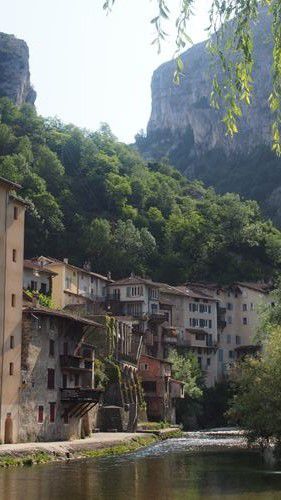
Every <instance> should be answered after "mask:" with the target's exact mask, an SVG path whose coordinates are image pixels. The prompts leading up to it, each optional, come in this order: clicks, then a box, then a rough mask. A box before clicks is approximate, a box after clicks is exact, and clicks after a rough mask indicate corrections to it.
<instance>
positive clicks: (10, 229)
mask: <svg viewBox="0 0 281 500" xmlns="http://www.w3.org/2000/svg"><path fill="white" fill-rule="evenodd" d="M3 199H4V202H3ZM14 206H17V207H18V219H17V220H14ZM0 207H1V222H0V234H1V240H0V241H1V243H0V245H1V249H0V254H1V264H0V280H1V282H0V285H1V287H0V288H1V295H0V311H1V312H0V323H1V327H0V329H1V330H0V335H1V337H0V360H1V361H0V397H1V412H0V417H1V418H0V437H1V440H2V442H4V437H5V421H6V418H7V416H8V415H9V414H10V417H11V419H12V422H13V430H12V440H13V442H16V441H17V436H18V411H19V407H18V404H19V391H20V387H21V321H22V279H23V246H24V212H25V207H24V205H23V204H22V203H20V202H17V201H15V200H14V199H12V198H10V199H9V197H8V196H7V187H6V188H4V187H3V186H2V188H1V185H0ZM13 249H14V250H16V262H13ZM12 294H13V295H14V296H15V303H14V307H13V306H12ZM11 336H13V337H14V347H13V348H11V344H10V339H11ZM10 363H13V375H10Z"/></svg>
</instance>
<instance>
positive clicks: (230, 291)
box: [216, 282, 272, 376]
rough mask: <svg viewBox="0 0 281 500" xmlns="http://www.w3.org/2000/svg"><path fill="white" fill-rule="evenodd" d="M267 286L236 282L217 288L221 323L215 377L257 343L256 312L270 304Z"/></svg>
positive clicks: (225, 370) (268, 287)
mask: <svg viewBox="0 0 281 500" xmlns="http://www.w3.org/2000/svg"><path fill="white" fill-rule="evenodd" d="M270 289H271V287H270V285H267V284H264V283H246V282H237V283H233V284H232V285H230V286H228V287H225V288H217V290H216V294H217V295H218V296H219V298H220V301H221V315H222V322H221V328H220V332H219V335H220V342H219V353H218V354H219V358H218V361H219V374H220V376H223V375H224V374H226V373H227V370H228V367H229V365H230V364H231V363H232V362H233V361H234V360H235V359H237V357H240V356H241V353H243V352H251V351H252V349H253V346H255V344H256V343H257V340H256V334H257V329H258V326H259V312H260V310H261V308H262V306H264V305H265V304H267V303H271V302H272V299H271V297H270Z"/></svg>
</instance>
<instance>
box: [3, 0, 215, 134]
mask: <svg viewBox="0 0 281 500" xmlns="http://www.w3.org/2000/svg"><path fill="white" fill-rule="evenodd" d="M2 1H3V3H4V0H2ZM178 3H179V2H178V1H177V0H170V5H171V6H172V4H173V5H175V4H176V5H178ZM197 5H198V7H197V9H196V16H195V17H194V18H193V19H192V23H191V29H190V33H191V37H192V39H193V42H194V43H196V42H198V41H201V40H204V39H205V38H206V34H205V31H204V29H205V27H206V26H207V25H208V5H209V0H197ZM102 7H103V0H9V2H5V4H4V5H2V8H1V18H0V31H2V32H5V33H10V34H14V35H15V36H16V37H18V38H21V39H24V40H25V41H26V42H27V44H28V46H29V50H30V72H31V81H32V84H33V86H34V88H35V90H36V91H37V100H36V107H37V110H38V112H39V113H40V114H41V115H43V116H57V117H58V118H60V119H61V120H62V121H63V122H66V123H69V122H71V123H74V124H75V125H77V126H79V127H83V128H84V127H85V128H88V129H91V130H96V129H98V128H99V126H100V124H101V123H102V122H106V123H108V124H109V125H110V127H111V130H112V132H113V133H114V134H115V135H116V136H117V137H118V139H119V140H121V141H124V142H127V143H129V142H132V141H133V140H134V136H135V134H136V133H137V132H138V131H139V130H140V129H144V130H145V129H146V125H147V122H148V119H149V115H150V109H151V93H150V82H151V77H152V73H153V71H154V70H155V69H156V68H157V67H158V66H159V65H160V64H162V63H163V62H165V61H167V60H170V59H171V58H172V57H173V54H174V49H175V45H174V37H173V35H175V33H174V28H173V24H170V25H169V26H167V28H166V30H168V32H169V33H170V36H169V39H168V41H167V42H165V43H164V45H163V47H162V51H161V54H160V55H158V54H157V50H156V48H155V46H152V45H151V42H152V40H153V35H154V32H153V27H152V25H151V24H150V20H151V19H152V18H153V17H154V16H155V15H156V3H155V2H154V0H152V1H150V0H116V6H115V7H114V9H113V11H112V13H111V14H110V15H106V13H105V11H104V10H103V8H102Z"/></svg>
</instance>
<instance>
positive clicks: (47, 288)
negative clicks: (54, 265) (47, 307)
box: [23, 260, 56, 295]
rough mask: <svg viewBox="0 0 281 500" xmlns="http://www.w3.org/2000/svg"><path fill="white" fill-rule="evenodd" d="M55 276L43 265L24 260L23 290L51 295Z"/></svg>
mask: <svg viewBox="0 0 281 500" xmlns="http://www.w3.org/2000/svg"><path fill="white" fill-rule="evenodd" d="M54 276H56V274H55V273H54V272H52V271H50V270H48V269H47V268H46V266H45V267H43V265H41V264H39V263H36V262H33V261H31V260H24V265H23V289H24V290H30V291H32V292H38V293H42V294H44V295H52V279H53V277H54Z"/></svg>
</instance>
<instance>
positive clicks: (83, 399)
mask: <svg viewBox="0 0 281 500" xmlns="http://www.w3.org/2000/svg"><path fill="white" fill-rule="evenodd" d="M102 393H103V389H88V388H84V387H76V388H73V389H61V401H67V402H68V401H69V402H74V403H98V402H99V401H100V398H101V395H102Z"/></svg>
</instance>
